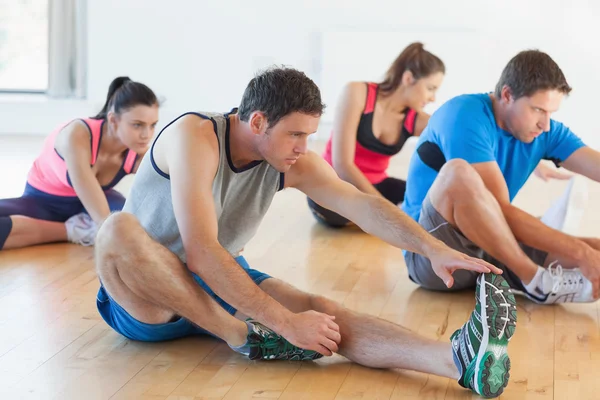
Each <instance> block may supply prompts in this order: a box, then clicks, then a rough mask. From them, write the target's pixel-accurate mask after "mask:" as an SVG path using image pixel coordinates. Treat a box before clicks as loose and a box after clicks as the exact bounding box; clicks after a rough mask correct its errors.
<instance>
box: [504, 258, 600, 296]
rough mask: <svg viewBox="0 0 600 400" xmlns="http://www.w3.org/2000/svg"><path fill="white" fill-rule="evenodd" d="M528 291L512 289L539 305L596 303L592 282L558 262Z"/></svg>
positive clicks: (580, 273) (551, 265)
mask: <svg viewBox="0 0 600 400" xmlns="http://www.w3.org/2000/svg"><path fill="white" fill-rule="evenodd" d="M527 290H529V291H527ZM527 290H517V289H512V291H513V292H514V293H517V294H520V295H523V296H525V297H527V298H529V299H530V300H532V301H533V302H535V303H538V304H554V303H591V302H594V301H596V300H595V299H594V296H593V288H592V282H590V281H589V280H588V279H587V278H586V277H585V276H584V275H583V273H582V272H581V270H580V269H579V268H573V269H564V268H563V267H562V266H561V265H560V264H558V262H557V261H554V262H553V263H552V264H550V266H548V268H547V269H545V270H544V271H543V274H542V276H541V277H540V279H538V282H537V285H536V286H535V288H533V289H527Z"/></svg>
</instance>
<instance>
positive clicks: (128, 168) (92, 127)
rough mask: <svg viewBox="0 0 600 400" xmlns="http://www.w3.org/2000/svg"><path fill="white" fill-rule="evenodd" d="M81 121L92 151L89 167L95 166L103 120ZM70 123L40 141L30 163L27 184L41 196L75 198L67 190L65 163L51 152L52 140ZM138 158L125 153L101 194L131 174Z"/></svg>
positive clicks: (67, 181)
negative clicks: (42, 143) (36, 154)
mask: <svg viewBox="0 0 600 400" xmlns="http://www.w3.org/2000/svg"><path fill="white" fill-rule="evenodd" d="M80 120H81V121H83V122H84V123H85V124H86V125H87V127H88V129H89V131H90V146H91V149H92V159H91V160H90V167H92V166H93V165H94V164H95V163H96V159H97V158H98V151H99V150H100V142H101V141H102V127H103V125H104V120H100V119H92V118H86V119H80ZM71 122H72V121H69V122H67V123H65V124H62V125H60V126H59V127H58V128H56V129H55V130H54V131H53V132H52V133H51V134H50V135H49V136H48V137H47V138H46V140H45V141H44V145H43V148H42V152H41V154H40V155H39V156H38V157H37V159H36V160H35V161H34V162H33V165H32V167H31V169H30V170H29V174H28V175H27V183H29V184H30V185H31V186H33V187H34V188H36V189H38V190H41V191H42V192H45V193H49V194H52V195H55V196H77V193H75V189H73V186H71V180H70V179H69V173H68V171H67V164H66V162H65V160H64V159H63V158H62V157H61V156H60V155H59V154H58V152H57V151H56V149H55V148H54V143H55V140H56V136H57V135H58V134H59V132H60V131H61V130H62V129H63V128H64V127H65V126H67V125H68V124H69V123H71ZM137 157H138V155H137V154H136V153H135V152H134V151H132V150H128V151H127V156H126V157H125V159H124V160H123V164H122V165H121V168H120V169H119V172H117V175H116V176H115V178H114V179H113V180H112V182H111V183H109V184H108V185H107V186H103V187H102V189H103V190H105V191H106V190H109V189H111V188H112V187H114V186H115V185H116V184H117V183H119V181H120V180H121V179H122V178H123V177H124V176H125V175H127V174H130V173H131V172H132V170H133V167H134V165H135V162H136V160H137Z"/></svg>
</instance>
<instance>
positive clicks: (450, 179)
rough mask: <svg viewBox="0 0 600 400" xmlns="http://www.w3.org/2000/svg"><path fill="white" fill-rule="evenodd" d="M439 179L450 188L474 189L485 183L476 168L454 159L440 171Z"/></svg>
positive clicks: (461, 160)
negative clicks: (464, 187)
mask: <svg viewBox="0 0 600 400" xmlns="http://www.w3.org/2000/svg"><path fill="white" fill-rule="evenodd" d="M439 179H440V180H441V181H442V182H445V183H446V184H447V185H448V186H450V187H454V186H467V187H474V186H475V185H477V184H480V183H482V182H483V181H482V179H481V177H480V176H479V174H478V173H477V171H475V168H473V166H472V165H471V164H469V163H468V162H466V161H465V160H463V159H460V158H455V159H452V160H450V161H448V162H447V163H446V164H444V166H443V167H442V169H440V174H439Z"/></svg>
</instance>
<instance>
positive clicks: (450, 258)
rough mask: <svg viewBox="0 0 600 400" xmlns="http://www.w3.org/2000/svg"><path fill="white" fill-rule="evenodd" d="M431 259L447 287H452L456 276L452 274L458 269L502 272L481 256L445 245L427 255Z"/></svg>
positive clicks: (434, 269) (435, 270)
mask: <svg viewBox="0 0 600 400" xmlns="http://www.w3.org/2000/svg"><path fill="white" fill-rule="evenodd" d="M427 257H428V258H429V260H430V261H431V266H432V268H433V271H434V272H435V274H436V275H437V276H439V277H440V279H441V280H442V281H444V283H445V284H446V286H447V287H449V288H450V287H452V285H453V284H454V278H453V277H452V274H453V273H454V271H456V270H458V269H466V270H469V271H477V272H481V273H489V272H493V273H495V274H501V273H502V270H501V269H500V268H498V267H495V266H493V265H492V264H490V263H488V262H486V261H483V260H481V259H479V258H474V257H469V256H468V255H466V254H463V253H460V252H458V251H456V250H453V249H451V248H449V247H446V246H443V247H442V248H441V249H438V250H437V251H435V252H434V253H433V254H432V255H427Z"/></svg>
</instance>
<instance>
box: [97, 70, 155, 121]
mask: <svg viewBox="0 0 600 400" xmlns="http://www.w3.org/2000/svg"><path fill="white" fill-rule="evenodd" d="M139 104H142V105H145V106H153V105H155V104H158V99H157V98H156V95H155V94H154V92H153V91H152V89H150V88H149V87H148V86H146V85H144V84H143V83H140V82H134V81H132V80H131V79H129V77H127V76H120V77H118V78H115V79H114V80H113V81H112V82H111V83H110V86H109V88H108V94H107V95H106V102H105V103H104V106H103V107H102V110H100V112H99V113H98V114H97V115H96V116H94V117H92V118H93V119H104V118H106V115H107V114H108V112H109V111H110V110H111V109H113V111H114V112H115V113H116V114H120V113H122V112H123V111H127V110H128V109H130V108H132V107H135V106H137V105H139Z"/></svg>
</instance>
